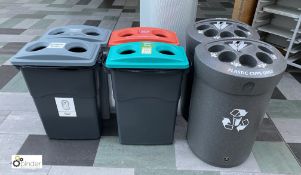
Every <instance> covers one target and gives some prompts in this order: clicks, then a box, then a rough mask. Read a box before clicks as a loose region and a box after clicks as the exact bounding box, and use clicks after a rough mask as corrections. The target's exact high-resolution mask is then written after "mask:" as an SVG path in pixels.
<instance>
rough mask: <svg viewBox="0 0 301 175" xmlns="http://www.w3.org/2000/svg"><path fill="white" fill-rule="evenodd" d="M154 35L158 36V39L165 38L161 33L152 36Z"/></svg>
mask: <svg viewBox="0 0 301 175" xmlns="http://www.w3.org/2000/svg"><path fill="white" fill-rule="evenodd" d="M154 35H156V36H158V37H162V38H166V37H167V36H165V35H163V34H161V33H156V34H154Z"/></svg>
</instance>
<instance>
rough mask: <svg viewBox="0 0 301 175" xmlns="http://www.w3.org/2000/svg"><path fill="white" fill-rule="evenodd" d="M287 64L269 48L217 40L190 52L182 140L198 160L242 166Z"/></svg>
mask: <svg viewBox="0 0 301 175" xmlns="http://www.w3.org/2000/svg"><path fill="white" fill-rule="evenodd" d="M285 69H286V60H285V59H284V57H283V56H282V55H281V53H280V52H279V51H278V50H277V49H275V48H274V47H272V46H271V45H269V44H266V43H264V42H261V41H257V40H248V39H222V40H219V41H212V42H209V43H207V44H201V45H198V46H197V47H196V48H195V57H194V70H195V72H194V82H193V88H192V95H191V106H190V116H189V121H188V133H187V140H188V144H189V146H190V148H191V150H192V151H193V152H194V153H195V154H196V155H197V156H198V157H199V158H200V159H201V160H203V161H205V162H207V163H209V164H212V165H215V166H219V167H232V166H236V165H239V164H241V163H242V162H244V161H245V160H246V159H247V158H248V156H249V154H250V152H251V149H252V146H253V144H254V141H255V138H256V135H257V131H258V128H259V125H260V123H261V121H262V119H263V116H264V114H265V110H266V107H267V105H268V102H269V100H270V97H271V95H272V93H273V90H274V88H275V86H276V84H277V83H278V82H279V80H280V79H281V77H282V73H283V72H284V71H285Z"/></svg>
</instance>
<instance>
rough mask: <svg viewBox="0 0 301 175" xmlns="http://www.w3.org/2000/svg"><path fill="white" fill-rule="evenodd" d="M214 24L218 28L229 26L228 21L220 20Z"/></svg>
mask: <svg viewBox="0 0 301 175" xmlns="http://www.w3.org/2000/svg"><path fill="white" fill-rule="evenodd" d="M214 26H215V27H216V28H217V29H218V30H223V29H224V28H226V27H227V26H228V24H227V23H226V22H222V21H218V22H216V24H214Z"/></svg>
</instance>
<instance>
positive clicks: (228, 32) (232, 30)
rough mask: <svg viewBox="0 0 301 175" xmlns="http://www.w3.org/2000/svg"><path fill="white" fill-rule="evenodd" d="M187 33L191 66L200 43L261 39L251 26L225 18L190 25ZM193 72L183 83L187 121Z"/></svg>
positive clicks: (183, 99) (182, 105) (183, 111)
mask: <svg viewBox="0 0 301 175" xmlns="http://www.w3.org/2000/svg"><path fill="white" fill-rule="evenodd" d="M186 32H187V37H186V53H187V57H188V59H189V61H190V63H191V64H193V57H194V49H195V47H196V46H197V45H198V44H200V43H207V42H209V41H212V40H217V39H222V38H232V37H242V38H249V39H260V37H259V35H258V33H257V32H256V30H255V29H254V28H252V27H251V26H249V25H247V24H245V23H242V22H239V21H235V20H231V19H225V18H212V19H206V20H201V21H198V22H196V23H194V24H192V25H190V26H189V27H188V28H187V31H186ZM193 71H194V70H193V67H192V68H191V70H190V72H189V73H188V74H187V76H186V77H185V79H184V81H183V82H184V83H183V87H182V94H181V98H182V100H181V102H182V103H181V110H182V114H183V116H184V118H185V119H188V116H189V106H190V98H191V89H192V84H193Z"/></svg>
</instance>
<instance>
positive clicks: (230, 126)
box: [222, 109, 250, 132]
mask: <svg viewBox="0 0 301 175" xmlns="http://www.w3.org/2000/svg"><path fill="white" fill-rule="evenodd" d="M247 114H248V112H247V111H246V110H245V109H233V110H232V111H231V112H230V115H231V116H228V117H224V118H223V120H222V124H223V126H224V128H225V129H227V130H234V129H236V130H237V131H238V132H239V131H242V130H244V129H245V128H246V127H247V126H248V125H249V123H250V122H249V119H245V117H246V115H247Z"/></svg>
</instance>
